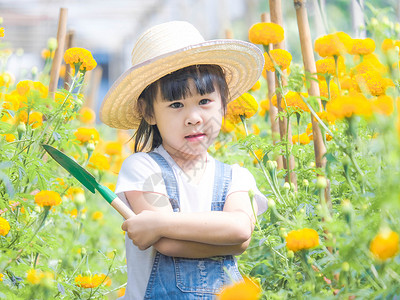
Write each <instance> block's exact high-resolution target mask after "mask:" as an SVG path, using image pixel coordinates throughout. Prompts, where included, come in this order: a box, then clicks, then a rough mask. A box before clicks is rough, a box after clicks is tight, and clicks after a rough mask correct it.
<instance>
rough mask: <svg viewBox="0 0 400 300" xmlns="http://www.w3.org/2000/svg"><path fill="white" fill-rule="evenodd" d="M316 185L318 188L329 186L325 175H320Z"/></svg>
mask: <svg viewBox="0 0 400 300" xmlns="http://www.w3.org/2000/svg"><path fill="white" fill-rule="evenodd" d="M316 186H317V188H318V189H324V188H326V186H327V182H326V178H325V177H323V176H318V178H317V184H316Z"/></svg>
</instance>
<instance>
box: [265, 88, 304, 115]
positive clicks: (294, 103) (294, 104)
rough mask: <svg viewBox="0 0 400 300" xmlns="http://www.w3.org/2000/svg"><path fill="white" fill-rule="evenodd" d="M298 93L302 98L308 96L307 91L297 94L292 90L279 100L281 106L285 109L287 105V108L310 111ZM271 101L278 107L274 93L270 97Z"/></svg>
mask: <svg viewBox="0 0 400 300" xmlns="http://www.w3.org/2000/svg"><path fill="white" fill-rule="evenodd" d="M300 95H302V96H303V97H304V98H307V97H308V94H307V93H301V94H299V93H297V92H294V91H289V92H287V93H286V95H285V96H284V97H283V98H282V100H281V107H282V108H283V109H285V108H286V105H287V106H288V107H289V108H291V109H293V110H295V111H297V112H301V111H310V110H309V109H308V107H307V105H306V103H305V102H304V101H303V99H302V98H301V96H300ZM271 102H272V104H273V105H274V106H276V107H278V99H277V97H276V95H274V96H273V97H272V99H271Z"/></svg>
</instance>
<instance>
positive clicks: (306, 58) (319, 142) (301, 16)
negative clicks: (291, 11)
mask: <svg viewBox="0 0 400 300" xmlns="http://www.w3.org/2000/svg"><path fill="white" fill-rule="evenodd" d="M305 3H306V1H305V0H294V7H295V9H296V17H297V26H298V28H299V36H300V43H301V53H302V56H303V64H304V70H305V71H306V72H308V73H309V74H312V75H311V76H312V77H314V78H315V79H317V75H316V73H317V68H316V66H315V59H314V52H313V44H312V41H311V34H310V26H309V23H308V16H307V9H306V7H305ZM309 83H310V87H309V89H308V95H309V96H315V97H319V96H320V94H319V86H318V81H316V80H310V82H309ZM318 106H319V110H320V111H321V110H322V106H321V100H320V99H319V98H318ZM311 123H312V131H313V141H314V152H315V165H316V167H317V168H325V166H326V158H325V157H324V155H325V153H326V147H325V144H324V142H323V139H322V133H321V129H320V127H319V125H318V121H317V120H315V118H314V117H313V116H311ZM327 181H328V180H327ZM325 199H326V202H327V205H328V207H331V206H332V203H331V198H330V184H329V181H328V185H327V187H326V189H325Z"/></svg>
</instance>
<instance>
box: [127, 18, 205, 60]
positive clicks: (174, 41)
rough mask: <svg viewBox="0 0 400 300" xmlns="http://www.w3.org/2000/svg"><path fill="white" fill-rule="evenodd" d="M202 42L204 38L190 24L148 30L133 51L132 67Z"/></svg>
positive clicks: (167, 24) (162, 26) (178, 23)
mask: <svg viewBox="0 0 400 300" xmlns="http://www.w3.org/2000/svg"><path fill="white" fill-rule="evenodd" d="M202 42H204V38H203V36H202V35H201V34H200V32H199V31H198V30H197V29H196V28H195V27H194V26H193V25H192V24H190V23H188V22H184V21H173V22H167V23H163V24H160V25H157V26H154V27H152V28H150V29H148V30H147V31H145V32H144V33H143V34H142V35H141V36H140V37H139V39H138V41H137V42H136V44H135V46H134V47H133V50H132V65H133V66H134V65H137V64H140V63H142V62H144V61H148V60H150V59H152V58H155V57H157V56H160V55H163V54H167V53H171V52H173V51H176V50H179V49H182V48H185V47H188V46H191V45H195V44H199V43H202Z"/></svg>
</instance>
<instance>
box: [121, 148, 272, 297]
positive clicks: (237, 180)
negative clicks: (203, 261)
mask: <svg viewBox="0 0 400 300" xmlns="http://www.w3.org/2000/svg"><path fill="white" fill-rule="evenodd" d="M154 152H157V153H159V154H160V155H162V156H163V157H164V158H165V159H166V160H167V162H168V163H169V165H170V166H171V167H172V169H173V172H174V175H175V178H176V180H177V183H178V190H179V201H180V210H181V211H182V212H205V211H210V209H211V201H212V193H213V185H214V172H215V160H214V158H212V157H211V156H210V155H209V154H207V164H206V169H205V171H204V174H203V175H202V178H201V180H200V182H199V183H198V184H195V183H193V182H190V180H189V177H188V176H187V175H186V174H185V173H184V172H183V170H182V169H181V168H180V167H179V166H178V165H177V164H176V163H175V161H174V160H173V159H172V157H171V156H170V155H169V154H168V152H167V151H166V150H165V149H164V148H163V147H162V146H160V147H158V148H156V149H154ZM249 190H253V191H254V193H255V196H254V199H255V201H256V202H257V205H258V213H259V214H261V213H263V212H264V211H265V210H266V209H267V199H266V198H265V196H264V195H263V194H261V193H260V191H259V190H258V188H257V186H256V182H255V180H254V177H253V175H252V174H251V173H250V172H249V171H248V170H247V169H245V168H242V167H240V166H239V165H237V164H235V165H232V183H231V186H230V188H229V190H228V193H227V195H229V194H231V193H234V192H238V191H249ZM126 191H143V192H154V193H160V194H162V195H165V196H167V197H168V194H167V191H166V188H165V185H164V180H163V178H162V175H161V169H160V167H159V165H158V164H157V163H156V162H155V161H154V160H153V159H152V158H151V157H150V155H148V154H147V153H142V152H139V153H134V154H132V155H131V156H129V157H128V158H127V159H126V160H125V161H124V162H123V164H122V167H121V170H120V172H119V175H118V181H117V185H116V190H115V193H116V194H117V195H118V196H119V198H120V199H121V200H122V201H124V202H125V203H126V204H127V205H128V206H129V207H130V205H129V203H128V201H127V199H126V197H125V194H124V192H126ZM125 246H126V260H127V265H128V283H127V286H126V290H125V296H124V297H122V298H120V299H129V300H136V299H137V300H139V299H140V300H142V299H143V298H144V294H145V291H146V287H147V282H148V280H149V277H150V273H151V268H152V266H153V262H154V257H155V253H156V250H155V249H154V247H150V248H148V249H146V250H139V249H138V248H137V247H136V246H135V245H134V244H133V243H132V240H130V239H129V238H128V236H127V235H125Z"/></svg>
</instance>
